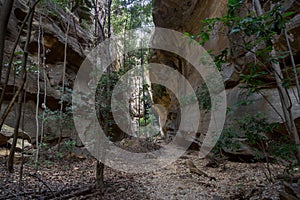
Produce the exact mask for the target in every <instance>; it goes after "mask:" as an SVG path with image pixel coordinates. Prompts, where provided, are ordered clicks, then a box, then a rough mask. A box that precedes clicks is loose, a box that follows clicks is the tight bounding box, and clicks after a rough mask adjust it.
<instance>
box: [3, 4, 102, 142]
mask: <svg viewBox="0 0 300 200" xmlns="http://www.w3.org/2000/svg"><path fill="white" fill-rule="evenodd" d="M2 1H3V0H2ZM99 2H100V3H101V4H99V9H105V7H104V6H105V5H104V4H103V2H101V1H99ZM1 5H2V4H0V6H1ZM101 6H102V7H101ZM28 12H29V7H28V1H23V0H22V1H21V0H15V3H14V6H13V10H12V13H11V16H10V20H9V24H8V31H7V32H8V34H7V38H6V41H5V62H6V63H7V61H8V59H9V55H10V53H11V51H12V48H13V45H14V43H15V39H16V38H17V35H18V33H19V29H20V27H21V25H22V22H23V20H24V18H25V16H26V15H27V13H28ZM100 13H102V14H103V13H104V12H100ZM91 17H92V14H91ZM99 18H104V16H101V15H99ZM79 19H80V17H79V16H76V13H75V14H70V12H65V11H64V10H63V9H62V8H60V7H59V6H57V5H55V4H53V3H50V2H49V1H47V2H44V1H43V2H41V3H39V4H38V5H37V6H36V11H35V14H34V19H33V24H32V32H31V38H30V43H29V61H28V64H27V66H28V67H27V68H29V70H28V71H29V73H28V77H27V82H26V86H25V91H26V102H25V106H24V123H22V124H21V126H20V127H22V128H23V129H24V131H26V132H27V133H28V134H29V135H30V136H31V137H32V138H33V140H34V138H35V134H36V119H35V113H36V102H37V91H38V84H37V83H39V84H40V95H39V102H40V103H39V105H38V110H39V118H40V128H41V123H42V122H41V116H42V113H43V109H45V106H46V107H47V110H48V111H50V112H54V111H55V110H58V109H59V108H60V104H59V101H60V99H61V87H62V80H63V79H62V77H63V62H64V49H65V43H66V41H67V61H66V76H65V86H66V88H67V89H68V88H69V89H71V88H72V87H73V82H74V80H75V77H76V73H77V71H78V69H79V67H80V65H81V63H82V62H83V60H84V59H85V56H86V53H87V51H88V50H89V48H90V45H92V44H93V43H94V42H95V41H94V38H93V37H94V36H93V33H92V31H93V29H92V26H91V24H89V23H88V22H86V23H85V24H82V23H83V22H81V21H80V20H79ZM100 21H101V20H100ZM102 22H103V20H102ZM68 26H69V31H68V36H67V38H66V31H67V29H68ZM83 26H85V28H82V27H83ZM26 31H27V30H26V26H25V28H24V30H23V31H22V32H21V37H20V41H19V43H18V46H17V51H20V52H21V51H22V49H23V48H24V44H25V40H26ZM39 35H41V37H40V39H39ZM102 39H103V38H102ZM39 40H40V41H39ZM100 40H101V38H100ZM39 43H40V48H39ZM39 49H40V54H41V56H40V58H39V59H40V63H41V64H40V67H39V63H38V54H39V53H38V52H39ZM43 52H45V55H44V56H42V54H43ZM21 56H22V55H18V56H16V57H15V61H18V60H20V59H21ZM43 62H44V64H43ZM15 63H17V62H15ZM15 67H17V66H16V65H15ZM38 68H39V80H38V79H37V77H38V72H37V69H38ZM5 75H6V69H4V73H3V75H2V77H1V81H2V82H3V81H4V79H5ZM20 81H21V80H20V78H19V77H18V76H15V77H14V75H13V73H11V75H10V79H9V83H8V89H7V91H6V95H5V102H4V104H5V105H4V106H3V107H2V110H1V112H3V110H4V109H3V108H5V107H6V105H7V104H8V102H9V101H10V100H11V98H12V96H13V95H14V91H15V90H16V89H17V87H18V85H19V84H20ZM45 93H46V99H45V100H46V101H45V102H44V94H45ZM67 96H68V94H67ZM69 97H70V96H69ZM65 102H66V104H65V105H64V109H66V105H67V104H68V103H71V99H70V98H67V99H65ZM14 110H15V109H14V108H13V109H12V112H11V113H10V114H9V116H8V118H7V120H6V121H5V123H6V124H8V125H10V126H14V121H15V111H14ZM47 120H48V121H47V123H45V127H44V134H45V137H44V138H45V139H46V140H48V141H55V140H57V138H58V135H59V125H58V120H57V119H55V118H49V119H47ZM70 123H73V122H72V121H70ZM63 132H64V135H63V137H73V138H74V137H76V134H75V133H74V131H73V130H71V129H68V128H66V129H64V131H63Z"/></svg>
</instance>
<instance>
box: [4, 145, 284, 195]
mask: <svg viewBox="0 0 300 200" xmlns="http://www.w3.org/2000/svg"><path fill="white" fill-rule="evenodd" d="M79 150H80V151H78V149H77V150H76V154H74V153H73V154H68V153H66V152H65V153H61V154H60V155H57V153H54V151H53V152H49V151H48V152H47V154H45V155H44V158H43V159H41V161H40V165H39V167H38V170H36V169H35V168H34V164H33V163H34V162H33V161H30V160H29V161H27V162H26V163H25V164H24V170H23V176H22V181H21V182H20V178H19V177H20V172H19V171H20V170H19V169H20V166H21V165H20V164H16V165H15V173H13V174H9V173H7V172H6V169H5V159H6V158H5V157H0V171H1V174H0V199H109V200H113V199H130V200H132V199H138V200H140V199H187V200H193V199H214V200H221V199H279V192H280V191H281V190H282V186H281V183H280V181H274V182H272V183H271V182H269V181H268V180H267V178H266V175H265V173H266V166H265V163H239V162H230V161H225V162H223V163H222V164H220V165H216V166H211V161H210V160H209V159H201V160H200V159H199V158H198V152H196V151H188V152H186V154H185V155H184V156H182V157H181V158H180V159H178V160H177V161H176V162H174V163H173V164H171V165H170V166H168V167H165V168H163V169H161V170H157V171H155V172H151V173H145V174H128V173H124V172H119V171H116V170H114V169H111V168H108V167H106V168H105V173H104V176H105V178H104V182H105V186H104V188H103V189H102V190H99V189H96V188H95V187H94V185H95V177H94V174H95V163H96V160H95V159H94V158H92V157H91V156H89V155H88V154H87V153H84V152H85V151H83V150H82V149H79ZM78 152H81V153H78ZM187 160H190V161H192V162H193V163H194V164H195V166H197V168H198V169H200V170H201V171H203V172H205V173H206V174H207V175H209V177H205V176H202V175H198V174H195V173H191V172H190V171H189V167H188V166H187V164H186V163H187ZM271 170H272V173H273V175H276V173H278V172H282V168H281V167H280V166H278V165H272V166H271Z"/></svg>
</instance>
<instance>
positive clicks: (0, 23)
mask: <svg viewBox="0 0 300 200" xmlns="http://www.w3.org/2000/svg"><path fill="white" fill-rule="evenodd" d="M13 4H14V0H5V1H4V3H3V5H2V8H1V14H0V82H1V77H2V65H3V57H4V45H5V36H6V30H7V24H8V20H9V16H10V13H11V10H12V6H13Z"/></svg>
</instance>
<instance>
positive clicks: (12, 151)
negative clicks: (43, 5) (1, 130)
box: [7, 12, 34, 173]
mask: <svg viewBox="0 0 300 200" xmlns="http://www.w3.org/2000/svg"><path fill="white" fill-rule="evenodd" d="M33 15H34V12H32V13H31V14H30V17H29V21H28V31H27V38H26V43H25V47H24V54H23V59H22V79H23V80H22V83H21V85H20V87H19V89H18V90H19V91H21V92H20V95H19V98H18V107H17V117H16V122H15V129H14V137H13V143H12V146H11V149H10V153H9V157H8V160H7V170H8V171H9V172H10V173H12V172H13V166H14V155H15V150H16V144H17V139H18V133H19V126H20V119H21V114H22V103H23V97H24V90H23V88H24V85H25V82H26V65H27V58H28V44H29V42H30V36H31V27H32V20H33Z"/></svg>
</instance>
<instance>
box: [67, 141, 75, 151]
mask: <svg viewBox="0 0 300 200" xmlns="http://www.w3.org/2000/svg"><path fill="white" fill-rule="evenodd" d="M75 145H76V141H74V140H67V141H64V146H65V148H66V150H67V151H68V152H69V153H72V152H74V150H75Z"/></svg>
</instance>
